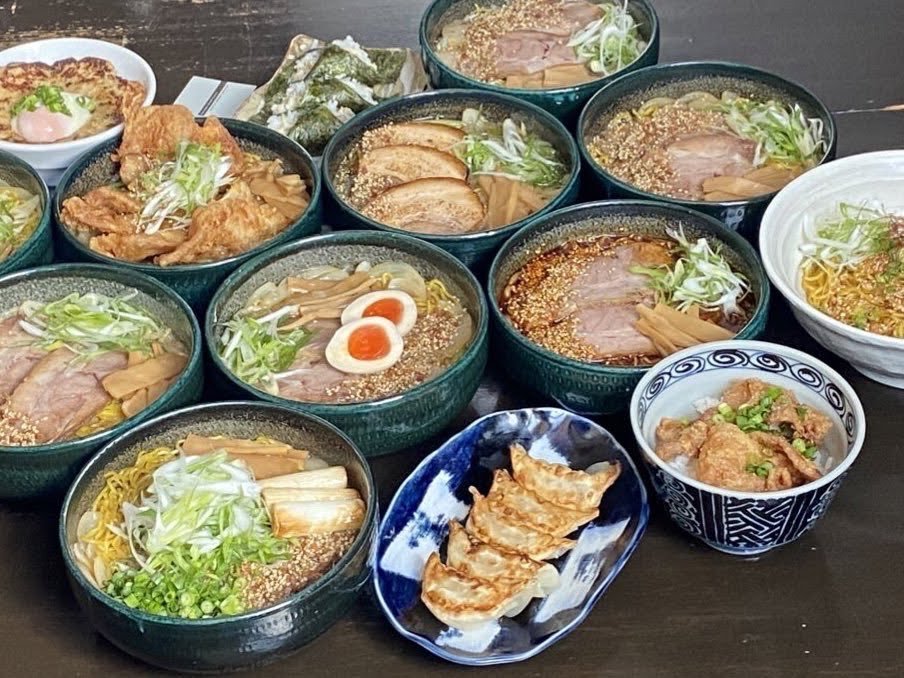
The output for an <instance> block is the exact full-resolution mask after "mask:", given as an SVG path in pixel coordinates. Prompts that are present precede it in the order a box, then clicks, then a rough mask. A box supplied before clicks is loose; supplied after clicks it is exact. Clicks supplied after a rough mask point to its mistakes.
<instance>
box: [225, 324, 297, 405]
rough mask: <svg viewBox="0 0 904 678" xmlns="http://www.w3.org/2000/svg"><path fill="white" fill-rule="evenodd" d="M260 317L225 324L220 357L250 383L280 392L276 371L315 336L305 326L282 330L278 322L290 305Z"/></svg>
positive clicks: (292, 358)
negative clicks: (286, 330) (277, 389)
mask: <svg viewBox="0 0 904 678" xmlns="http://www.w3.org/2000/svg"><path fill="white" fill-rule="evenodd" d="M281 310H282V311H283V313H282V314H281V313H280V312H279V311H277V312H276V313H271V314H269V315H268V316H266V317H264V318H260V319H255V318H252V317H250V316H241V317H237V318H233V319H232V320H229V321H228V322H226V323H225V324H224V329H223V334H222V335H221V336H220V349H219V350H220V357H221V358H222V359H223V362H225V363H226V366H227V367H228V368H229V369H230V370H231V371H232V373H233V374H235V376H237V377H238V378H239V379H241V380H242V381H244V382H247V383H249V384H254V385H259V386H261V387H262V388H264V389H265V390H267V391H269V392H272V393H275V392H276V388H277V387H276V378H275V375H276V374H278V373H279V372H282V371H283V370H285V369H286V368H287V367H289V365H291V364H292V361H293V360H295V356H296V355H297V354H298V351H299V350H300V349H301V348H302V347H304V346H305V345H306V344H307V343H308V341H310V339H311V336H312V335H311V333H310V332H308V331H307V330H305V329H304V328H302V327H298V328H296V329H294V330H291V331H289V332H280V331H279V328H278V326H277V323H278V321H279V320H280V318H281V317H283V315H285V314H286V313H288V312H289V311H291V308H290V307H286V308H285V309H281Z"/></svg>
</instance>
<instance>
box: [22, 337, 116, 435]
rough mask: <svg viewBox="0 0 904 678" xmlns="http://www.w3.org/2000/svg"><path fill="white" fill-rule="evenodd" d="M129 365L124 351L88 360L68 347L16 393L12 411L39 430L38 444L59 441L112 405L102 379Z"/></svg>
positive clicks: (54, 353)
mask: <svg viewBox="0 0 904 678" xmlns="http://www.w3.org/2000/svg"><path fill="white" fill-rule="evenodd" d="M127 364H128V355H127V354H126V353H124V352H120V351H108V352H106V353H102V354H101V355H99V356H96V357H94V358H90V359H89V360H87V361H84V360H82V359H80V358H79V357H78V356H77V355H76V354H75V353H73V352H72V351H70V350H69V349H68V348H58V349H56V350H55V351H52V352H51V353H48V354H47V355H46V356H45V357H44V358H42V359H41V361H40V362H38V363H37V364H36V365H35V366H34V368H33V369H32V370H31V372H30V373H29V375H28V377H27V378H26V379H25V381H23V382H22V383H21V384H19V386H18V387H16V390H14V391H13V392H12V395H10V397H9V402H8V406H9V410H10V411H12V412H13V413H15V415H16V416H17V417H20V418H21V420H22V421H23V422H24V423H25V424H26V425H31V426H34V427H35V428H36V429H37V440H36V442H37V443H47V442H53V441H55V440H59V439H61V438H64V437H66V436H67V435H68V434H71V433H73V432H74V431H75V430H76V429H78V428H79V427H80V426H82V425H83V424H85V423H86V422H88V421H90V420H91V418H92V417H93V416H94V415H95V414H97V412H99V411H100V410H101V409H102V408H103V407H104V405H106V404H107V403H108V402H110V396H109V394H107V392H106V391H105V390H104V387H103V386H101V380H102V379H103V378H104V377H106V376H107V375H108V374H110V373H112V372H116V371H117V370H122V369H125V367H126V365H127Z"/></svg>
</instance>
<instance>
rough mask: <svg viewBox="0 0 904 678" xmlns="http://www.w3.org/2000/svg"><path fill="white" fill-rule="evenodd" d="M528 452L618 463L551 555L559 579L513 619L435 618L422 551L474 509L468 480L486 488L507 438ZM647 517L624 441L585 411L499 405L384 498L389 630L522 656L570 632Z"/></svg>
mask: <svg viewBox="0 0 904 678" xmlns="http://www.w3.org/2000/svg"><path fill="white" fill-rule="evenodd" d="M516 442H517V443H521V445H523V446H524V447H525V448H526V449H527V450H528V452H529V453H530V455H531V456H533V457H537V458H540V459H544V460H546V461H550V462H556V463H561V464H567V465H568V466H570V467H571V468H575V469H585V468H587V467H588V466H590V465H591V464H595V463H597V462H600V461H609V462H615V461H618V462H620V463H621V466H622V472H621V475H620V476H619V478H618V480H616V482H615V484H614V485H613V486H612V487H611V488H609V490H608V491H607V492H606V494H605V495H604V496H603V501H602V504H601V505H600V515H599V517H598V518H597V519H596V520H594V521H593V522H591V523H588V524H587V525H584V526H583V527H581V528H580V529H579V530H578V531H577V532H576V534H575V535H572V538H574V539H577V545H576V546H575V548H574V549H573V550H572V551H571V552H569V553H568V554H566V555H565V556H563V557H562V558H559V559H558V560H556V561H553V563H554V564H555V565H556V567H557V569H558V570H559V572H560V577H561V583H560V585H559V587H558V588H557V589H556V590H555V591H554V592H553V593H552V594H551V595H549V596H548V597H547V598H544V599H535V600H534V601H532V602H531V604H530V605H529V606H528V607H527V609H526V610H525V611H524V612H522V613H521V614H519V615H518V616H517V617H514V618H503V619H501V620H498V621H493V622H489V623H487V624H486V625H483V626H481V627H480V628H477V629H470V630H468V631H466V632H465V631H461V630H459V629H454V628H450V627H448V626H446V625H445V624H443V623H441V622H440V621H438V620H437V619H436V618H435V617H434V616H433V615H432V614H431V613H430V611H429V610H428V609H427V608H426V607H425V606H424V604H423V603H422V602H421V600H420V593H421V575H422V573H423V570H424V565H425V563H426V562H427V558H428V557H429V555H430V554H431V553H433V552H434V551H438V550H439V549H440V547H441V546H442V544H443V542H444V541H445V539H446V536H447V533H448V523H449V521H450V520H452V519H463V518H464V517H465V516H466V515H467V514H468V511H469V509H470V503H471V496H470V494H469V493H468V487H469V486H471V485H474V486H475V487H477V488H478V489H479V490H480V491H481V492H483V493H486V492H487V491H488V490H489V487H490V485H491V483H492V475H493V471H494V470H495V469H497V468H503V467H505V468H511V464H510V461H509V452H508V450H509V445H511V444H512V443H516ZM648 518H649V505H648V503H647V493H646V490H645V489H644V485H643V481H642V480H641V477H640V474H639V473H638V471H637V468H636V467H635V465H634V462H633V461H632V460H631V458H630V456H629V455H628V453H627V452H625V450H624V448H623V447H622V446H621V445H620V444H619V443H618V441H617V440H615V438H614V437H613V436H612V435H611V434H610V433H609V432H608V431H606V430H605V429H604V428H602V427H601V426H599V425H597V424H595V423H593V422H592V421H590V420H589V419H585V418H584V417H581V416H578V415H576V414H571V413H569V412H565V411H564V410H559V409H555V408H533V409H524V410H511V411H507V412H495V413H493V414H490V415H487V416H486V417H483V418H482V419H478V420H477V421H475V422H474V423H473V424H471V425H470V426H468V427H467V428H466V429H464V430H463V431H462V432H461V433H459V434H457V435H455V436H454V437H452V438H451V439H449V441H447V442H446V443H445V444H444V445H442V447H440V448H439V449H438V450H437V451H436V452H434V453H433V454H431V455H430V456H428V457H427V458H426V459H424V461H423V462H421V464H420V465H419V466H418V467H417V468H416V469H415V470H414V472H413V473H412V474H411V475H410V476H409V477H408V478H407V479H406V480H405V482H404V483H402V486H401V487H400V488H399V490H398V492H397V493H396V495H395V497H394V498H393V500H392V502H391V503H390V505H389V509H388V510H387V512H386V516H385V518H384V519H383V522H382V524H381V526H380V533H379V536H378V540H377V551H376V563H375V571H374V585H375V589H376V596H377V600H378V602H379V604H380V606H381V608H382V609H383V612H384V614H385V615H386V617H387V618H388V619H389V621H390V623H391V624H392V625H393V627H395V629H396V630H397V631H398V632H399V633H401V634H402V635H403V636H405V637H406V638H408V639H409V640H412V641H414V642H415V643H417V644H418V645H420V646H421V647H424V648H426V649H427V650H429V651H430V652H432V653H433V654H435V655H437V656H439V657H442V658H443V659H447V660H449V661H452V662H456V663H458V664H466V665H471V666H481V665H489V664H506V663H511V662H518V661H522V660H524V659H528V658H529V657H532V656H534V655H535V654H538V653H539V652H542V651H543V650H544V649H546V648H547V647H549V646H550V645H552V644H553V643H555V642H556V641H558V640H560V639H561V638H563V637H564V636H566V635H567V634H568V633H569V632H571V631H573V630H574V629H575V628H576V627H577V626H578V625H579V624H580V623H581V622H582V621H583V620H584V618H585V617H586V616H587V615H588V614H589V613H590V610H591V609H592V608H593V606H594V605H595V604H596V602H597V601H598V600H599V599H600V597H601V596H602V595H603V593H604V592H605V591H606V589H607V588H608V587H609V585H610V584H611V583H612V581H613V580H614V579H615V577H616V576H617V575H618V573H619V572H620V571H621V569H622V568H623V567H624V566H625V564H626V563H627V562H628V558H630V557H631V554H632V553H633V551H634V549H635V548H636V547H637V544H638V543H639V542H640V538H641V536H642V535H643V532H644V529H645V528H646V526H647V520H648Z"/></svg>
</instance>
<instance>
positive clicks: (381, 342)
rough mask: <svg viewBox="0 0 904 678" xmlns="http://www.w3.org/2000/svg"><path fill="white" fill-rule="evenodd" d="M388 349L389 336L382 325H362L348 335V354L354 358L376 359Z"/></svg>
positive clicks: (387, 351)
mask: <svg viewBox="0 0 904 678" xmlns="http://www.w3.org/2000/svg"><path fill="white" fill-rule="evenodd" d="M389 349H390V345H389V337H388V336H387V334H386V331H385V330H384V329H383V328H382V327H377V326H375V325H364V326H363V327H359V328H358V329H356V330H355V331H354V332H352V333H351V334H350V335H349V336H348V354H349V355H350V356H351V357H352V358H354V359H355V360H377V359H379V358H382V357H383V356H385V355H387V354H388V353H389Z"/></svg>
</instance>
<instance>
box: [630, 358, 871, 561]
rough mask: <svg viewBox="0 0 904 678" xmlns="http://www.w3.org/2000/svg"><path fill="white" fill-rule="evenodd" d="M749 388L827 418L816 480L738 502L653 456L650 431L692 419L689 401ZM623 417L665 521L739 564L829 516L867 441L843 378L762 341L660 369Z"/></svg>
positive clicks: (738, 495)
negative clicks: (737, 384)
mask: <svg viewBox="0 0 904 678" xmlns="http://www.w3.org/2000/svg"><path fill="white" fill-rule="evenodd" d="M751 378H753V379H762V380H763V381H766V382H768V383H770V384H774V385H776V386H780V387H782V388H786V389H788V390H790V391H792V392H793V393H794V395H795V396H796V397H797V399H798V400H799V401H800V402H801V403H803V404H805V405H808V406H810V407H812V408H814V409H818V410H819V411H820V412H823V413H824V414H826V415H827V416H828V417H829V419H830V420H831V423H832V428H831V429H830V431H829V433H828V434H827V435H826V438H825V440H824V441H823V444H822V453H823V455H824V456H823V459H824V461H822V462H821V463H824V464H825V468H826V471H825V473H824V475H823V476H822V477H821V478H819V479H818V480H815V481H813V482H810V483H807V484H805V485H801V486H800V487H794V488H791V489H788V490H777V491H772V492H737V491H734V490H726V489H723V488H720V487H715V486H713V485H708V484H706V483H703V482H701V481H699V480H696V479H695V478H693V477H691V476H690V475H687V474H686V473H684V472H683V471H682V470H681V469H680V468H679V467H677V466H676V465H674V464H672V463H669V462H665V461H663V460H662V459H661V458H660V457H659V455H657V454H656V453H655V452H654V448H655V445H656V426H657V425H658V424H659V421H660V420H661V419H662V418H663V417H672V418H681V417H688V418H694V417H696V416H697V412H696V410H695V409H694V405H693V403H694V402H695V401H697V400H699V399H701V398H715V397H718V396H719V395H720V394H721V393H722V392H723V391H724V390H725V389H726V388H727V387H728V385H729V384H730V383H732V382H734V381H738V380H741V379H751ZM630 417H631V428H632V429H633V431H634V437H635V438H636V440H637V444H638V446H639V447H640V449H641V451H642V453H643V457H644V460H645V461H646V463H647V468H648V470H649V471H650V477H651V479H652V481H653V487H654V488H655V490H656V494H658V495H659V499H660V500H661V501H662V503H663V505H664V508H665V510H666V512H667V513H668V514H669V517H670V518H671V519H672V520H673V521H674V522H675V523H676V524H677V525H678V526H679V527H680V528H681V529H683V530H684V531H685V532H687V533H689V534H691V535H693V536H694V537H696V538H698V539H700V540H701V541H703V542H705V543H706V544H707V545H709V546H711V547H712V548H714V549H717V550H719V551H723V552H725V553H730V554H732V555H741V556H752V555H757V554H759V553H764V552H765V551H768V550H770V549H773V548H775V547H777V546H781V545H782V544H787V543H788V542H791V541H794V540H795V539H797V538H799V537H800V536H801V535H803V534H804V533H805V532H807V531H808V530H809V529H811V528H812V527H813V526H814V525H815V524H816V522H817V521H818V520H819V519H820V518H821V517H822V516H823V515H824V514H825V512H826V510H827V509H828V507H829V504H830V503H831V502H832V499H833V498H834V496H835V493H836V492H837V491H838V488H839V487H840V486H841V483H842V481H843V479H844V477H845V475H846V474H847V471H848V469H849V468H850V467H851V464H853V463H854V461H855V460H856V459H857V456H858V455H859V454H860V449H861V447H862V446H863V440H864V437H865V435H866V417H865V415H864V413H863V406H862V405H861V403H860V399H859V398H858V397H857V394H856V393H855V392H854V389H853V388H852V387H851V385H850V384H849V383H848V382H847V381H845V380H844V378H843V377H842V376H841V375H840V374H838V373H837V372H836V371H835V370H833V369H832V368H831V367H829V366H828V365H826V364H824V363H822V362H821V361H819V360H817V359H816V358H814V357H812V356H810V355H807V354H806V353H803V352H802V351H798V350H796V349H793V348H788V347H787V346H780V345H778V344H770V343H767V342H763V341H739V340H732V341H717V342H712V343H709V344H701V345H699V346H693V347H691V348H689V349H685V350H684V351H679V352H678V353H675V354H673V355H671V356H669V357H668V358H665V359H663V360H660V361H659V362H658V363H656V364H655V365H653V367H651V368H650V369H649V371H648V372H647V373H646V374H645V375H644V377H643V378H642V379H641V380H640V382H639V383H638V384H637V388H636V389H635V390H634V394H633V396H632V397H631V406H630Z"/></svg>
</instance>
